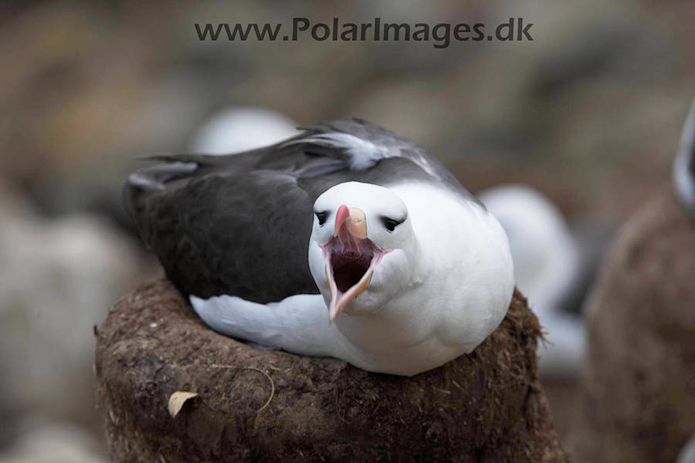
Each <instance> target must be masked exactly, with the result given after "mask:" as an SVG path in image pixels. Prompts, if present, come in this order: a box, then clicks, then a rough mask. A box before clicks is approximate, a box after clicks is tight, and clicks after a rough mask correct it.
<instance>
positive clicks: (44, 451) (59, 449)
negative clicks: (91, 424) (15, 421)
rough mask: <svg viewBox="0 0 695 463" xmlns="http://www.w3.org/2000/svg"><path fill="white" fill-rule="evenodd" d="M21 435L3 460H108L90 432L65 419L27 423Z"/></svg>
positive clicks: (55, 462)
mask: <svg viewBox="0 0 695 463" xmlns="http://www.w3.org/2000/svg"><path fill="white" fill-rule="evenodd" d="M23 428H24V429H22V432H21V437H19V438H18V439H17V441H16V442H15V443H14V444H13V445H12V446H11V447H10V448H9V449H8V450H7V451H6V452H3V453H0V463H106V462H107V461H108V460H107V458H106V456H105V455H104V450H103V448H102V446H101V445H100V444H99V442H97V441H95V439H94V437H93V436H92V435H91V433H89V432H88V431H86V430H84V429H82V428H80V427H77V426H74V425H72V424H68V423H64V422H51V421H49V422H43V423H32V424H28V425H27V424H25V425H24V426H23Z"/></svg>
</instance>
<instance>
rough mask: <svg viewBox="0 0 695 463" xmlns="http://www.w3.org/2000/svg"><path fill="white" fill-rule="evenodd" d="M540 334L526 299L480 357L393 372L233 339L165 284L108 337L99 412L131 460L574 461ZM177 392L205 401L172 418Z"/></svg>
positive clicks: (118, 314) (128, 308)
mask: <svg viewBox="0 0 695 463" xmlns="http://www.w3.org/2000/svg"><path fill="white" fill-rule="evenodd" d="M539 335H540V327H539V325H538V320H537V319H536V317H535V316H534V315H533V313H532V312H531V311H530V310H529V309H528V307H527V305H526V300H525V299H524V297H523V296H522V295H521V294H519V293H518V292H517V293H516V294H515V295H514V299H513V301H512V303H511V306H510V309H509V312H508V314H507V316H506V318H505V319H504V321H503V322H502V324H501V326H500V327H499V328H498V329H497V330H496V331H495V332H494V333H493V334H492V335H491V336H490V337H489V338H488V339H487V340H486V341H485V342H484V343H483V344H482V345H481V346H479V347H478V348H477V349H476V350H475V351H474V352H473V353H472V354H470V355H464V356H462V357H460V358H458V359H456V360H454V361H452V362H450V363H448V364H447V365H445V366H443V367H441V368H437V369H435V370H432V371H429V372H426V373H423V374H420V375H417V376H414V377H412V378H405V377H397V376H389V375H383V374H375V373H368V372H366V371H362V370H359V369H357V368H354V367H352V366H350V365H348V364H346V363H345V362H342V361H339V360H334V359H319V358H308V357H300V356H296V355H293V354H289V353H285V352H282V351H263V350H257V349H254V348H252V347H250V346H248V345H246V344H243V343H241V342H237V341H235V340H233V339H230V338H227V337H224V336H221V335H219V334H217V333H215V332H214V331H212V330H211V329H209V328H208V327H206V326H205V325H204V324H203V323H202V321H200V319H199V318H198V317H197V316H196V315H195V314H194V312H193V311H192V309H191V308H190V306H189V305H188V303H187V301H186V300H185V299H184V298H183V297H182V296H181V295H180V294H179V292H178V291H177V290H176V289H175V288H174V287H173V286H172V285H171V284H170V283H168V282H167V281H164V280H163V281H156V282H150V283H147V284H144V285H143V286H141V287H140V288H138V289H136V290H135V291H133V292H131V293H130V294H128V295H126V296H124V297H123V298H122V299H121V300H120V301H119V302H118V303H117V304H116V305H115V306H114V307H112V308H111V309H110V310H109V314H108V317H107V319H106V321H105V322H104V323H103V324H102V325H101V326H100V327H99V328H98V334H97V350H96V374H97V381H98V392H97V395H98V404H99V408H100V409H101V410H102V411H103V414H104V417H105V422H106V429H107V437H108V442H109V447H110V453H111V458H112V460H113V461H117V462H148V463H151V462H160V461H162V462H164V461H166V462H169V463H172V462H203V461H205V462H217V461H225V462H226V461H230V462H231V461H235V462H236V461H264V462H266V461H283V462H291V461H301V462H311V461H377V460H379V461H461V462H469V461H470V462H473V461H475V462H483V461H489V462H550V461H553V462H555V461H565V456H564V454H563V451H562V448H561V446H560V443H559V440H558V437H557V435H556V432H555V429H554V427H553V424H552V418H551V416H550V412H549V409H548V404H547V401H546V398H545V395H544V393H543V391H542V389H541V386H540V384H539V381H538V376H537V365H536V344H537V341H538V338H539ZM177 391H185V392H191V393H195V394H197V396H195V397H192V398H190V399H189V400H187V401H185V402H183V406H182V407H181V408H180V411H179V412H178V414H176V415H175V417H172V413H170V411H169V405H171V404H170V398H171V397H172V394H175V393H176V392H177ZM174 397H175V398H181V397H186V396H182V395H181V394H175V395H174ZM176 403H177V402H176V400H173V401H172V404H173V405H174V408H178V407H175V404H176ZM178 403H179V405H180V403H181V402H180V401H179V402H178Z"/></svg>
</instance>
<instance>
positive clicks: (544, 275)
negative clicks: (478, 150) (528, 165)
mask: <svg viewBox="0 0 695 463" xmlns="http://www.w3.org/2000/svg"><path fill="white" fill-rule="evenodd" d="M478 197H479V198H480V200H481V201H482V202H483V204H485V206H486V207H487V208H488V210H489V211H490V212H492V214H493V215H495V216H496V217H497V219H498V220H499V222H500V223H501V224H502V227H503V228H504V230H505V231H506V232H507V236H508V237H509V245H510V247H511V250H512V259H513V260H514V277H515V279H516V285H517V287H518V288H519V290H520V291H521V292H522V293H523V294H524V295H525V296H526V297H527V298H528V301H529V306H530V307H531V308H532V309H533V311H534V312H535V313H536V315H537V316H538V318H539V320H540V322H541V326H542V327H543V331H544V335H545V339H546V341H547V342H545V343H542V344H541V346H540V348H539V356H540V369H541V375H542V376H543V377H546V378H555V379H562V378H565V379H569V378H577V377H578V376H579V373H580V371H581V368H582V363H583V361H584V355H585V328H584V322H583V320H582V319H581V317H579V316H577V315H576V314H574V313H570V312H569V311H567V310H566V306H567V303H568V301H569V300H571V299H572V296H573V294H574V293H575V292H576V291H575V289H576V286H577V285H578V284H580V282H581V280H582V278H583V271H582V256H581V251H580V246H579V244H578V242H577V240H576V239H575V238H574V236H573V235H572V233H571V231H570V229H569V227H568V225H567V222H566V221H565V219H564V217H563V215H562V213H561V212H560V211H559V210H558V208H557V207H556V206H555V205H554V204H553V203H552V202H551V201H550V200H549V199H548V198H546V197H545V196H544V195H543V194H541V193H539V192H538V191H536V190H534V189H533V188H531V187H529V186H525V185H503V186H497V187H494V188H490V189H488V190H485V191H483V192H481V193H480V194H479V195H478Z"/></svg>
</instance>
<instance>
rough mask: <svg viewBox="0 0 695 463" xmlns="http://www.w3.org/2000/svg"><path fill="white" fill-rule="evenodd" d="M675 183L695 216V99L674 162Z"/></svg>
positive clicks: (681, 199)
mask: <svg viewBox="0 0 695 463" xmlns="http://www.w3.org/2000/svg"><path fill="white" fill-rule="evenodd" d="M673 183H674V186H675V189H676V194H677V196H678V198H679V200H680V202H681V204H683V206H684V207H685V208H686V209H687V210H688V212H690V214H692V215H693V216H695V101H693V103H692V105H691V107H690V112H689V114H688V118H687V119H686V121H685V126H684V127H683V133H682V135H681V140H680V145H679V147H678V154H677V155H676V160H675V162H674V163H673Z"/></svg>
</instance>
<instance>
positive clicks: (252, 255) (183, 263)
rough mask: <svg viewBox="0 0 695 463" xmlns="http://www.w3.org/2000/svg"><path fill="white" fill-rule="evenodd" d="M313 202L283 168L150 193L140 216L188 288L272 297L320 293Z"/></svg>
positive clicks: (204, 293)
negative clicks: (312, 259)
mask: <svg viewBox="0 0 695 463" xmlns="http://www.w3.org/2000/svg"><path fill="white" fill-rule="evenodd" d="M312 204H313V201H311V200H310V199H309V197H308V194H307V193H306V192H305V191H304V190H302V189H301V188H299V187H298V186H297V184H296V181H295V179H294V178H293V177H291V176H287V175H284V174H281V173H277V172H272V171H260V172H253V173H247V174H246V173H245V174H220V175H213V174H211V175H206V176H202V177H197V178H194V179H191V180H190V181H188V182H187V183H186V184H185V185H181V186H179V187H175V188H173V189H171V190H164V191H160V192H154V193H153V194H151V195H149V196H148V197H147V199H146V201H145V202H144V204H143V205H142V210H141V212H140V214H139V216H138V217H139V220H138V221H137V222H138V228H139V231H140V234H141V236H142V238H143V240H144V241H145V243H147V244H148V245H149V247H150V248H151V250H152V251H153V252H154V253H155V254H156V255H157V256H158V257H159V259H160V261H161V262H162V265H163V266H164V268H165V270H166V274H167V277H168V278H169V279H170V280H171V281H172V282H174V284H175V285H176V286H177V287H178V288H179V289H180V290H181V291H182V292H183V293H185V294H194V295H196V296H199V297H203V298H207V297H210V296H214V295H219V294H230V295H235V296H239V297H241V298H244V299H247V300H251V301H254V302H260V303H267V302H274V301H280V300H282V299H284V298H285V297H288V296H290V295H293V294H314V293H317V292H318V290H317V289H316V286H315V284H314V281H313V279H312V277H311V273H310V272H309V265H308V262H307V250H308V241H309V237H310V235H311V226H312V220H313V213H312Z"/></svg>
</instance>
